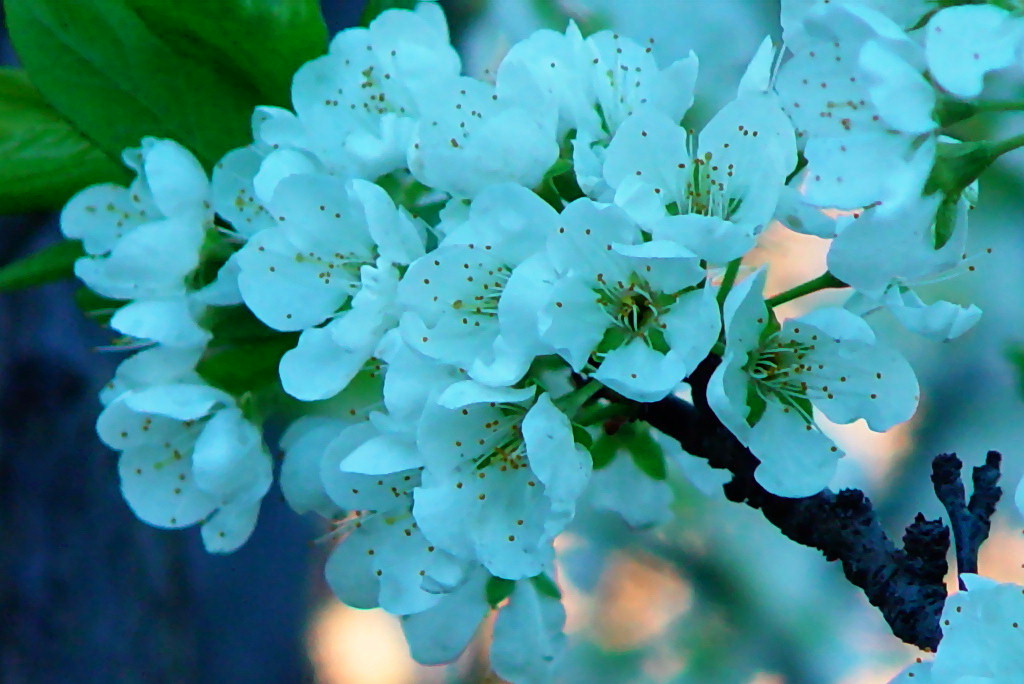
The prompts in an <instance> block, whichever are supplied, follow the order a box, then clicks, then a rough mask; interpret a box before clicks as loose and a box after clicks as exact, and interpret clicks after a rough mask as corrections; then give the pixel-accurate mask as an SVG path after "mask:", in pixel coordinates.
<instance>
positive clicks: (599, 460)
mask: <svg viewBox="0 0 1024 684" xmlns="http://www.w3.org/2000/svg"><path fill="white" fill-rule="evenodd" d="M619 446H620V445H619V443H618V440H617V439H616V438H615V437H613V436H611V435H608V434H602V435H601V436H600V437H598V438H597V439H596V440H595V441H594V445H593V446H592V447H590V458H591V460H592V461H593V462H594V470H601V469H602V468H605V467H607V466H608V465H609V464H611V462H612V461H613V460H615V456H616V454H618V453H619Z"/></svg>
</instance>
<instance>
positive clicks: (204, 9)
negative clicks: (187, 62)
mask: <svg viewBox="0 0 1024 684" xmlns="http://www.w3.org/2000/svg"><path fill="white" fill-rule="evenodd" d="M129 5H130V6H131V7H132V9H134V10H135V11H136V12H138V14H139V16H140V17H141V18H142V20H143V21H145V22H146V25H147V26H148V27H149V28H150V29H152V30H153V31H154V32H155V33H157V35H159V36H161V37H162V38H163V40H164V41H165V42H167V43H168V44H170V45H174V46H175V48H176V49H178V50H179V51H180V52H181V53H182V54H184V55H186V56H188V57H191V58H192V59H194V60H195V61H197V62H199V63H200V64H203V63H205V64H208V65H209V66H210V68H211V69H213V70H216V71H217V72H219V73H221V74H223V75H225V76H228V77H230V78H231V79H232V80H235V81H239V82H244V83H246V84H248V85H249V86H251V87H252V88H253V89H254V90H256V91H258V92H259V93H260V94H261V95H262V96H263V103H264V104H272V105H278V106H280V107H287V106H288V105H289V104H290V103H291V86H292V76H293V75H294V74H295V72H296V70H298V68H299V67H300V66H302V65H303V64H304V63H305V62H308V61H309V60H311V59H314V58H316V57H319V56H320V55H322V54H324V52H325V51H326V50H327V25H326V24H325V23H324V19H323V16H322V15H321V14H320V3H319V2H318V1H317V0H217V2H216V3H211V2H210V0H175V2H168V1H167V0H129ZM212 8H216V9H215V11H211V9H212Z"/></svg>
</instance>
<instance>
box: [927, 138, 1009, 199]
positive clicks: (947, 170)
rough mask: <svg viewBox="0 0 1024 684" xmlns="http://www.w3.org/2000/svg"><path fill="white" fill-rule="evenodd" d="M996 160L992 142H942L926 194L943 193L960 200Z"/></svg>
mask: <svg viewBox="0 0 1024 684" xmlns="http://www.w3.org/2000/svg"><path fill="white" fill-rule="evenodd" d="M997 158H998V155H997V154H994V153H993V150H992V143H991V142H989V141H984V140H983V141H981V142H958V143H947V142H940V143H939V145H938V149H937V150H936V153H935V164H934V165H933V166H932V170H931V173H930V174H929V176H928V180H927V182H926V183H925V187H924V193H925V194H926V195H930V194H933V193H936V192H941V193H942V194H943V195H945V196H946V197H959V196H960V193H962V192H963V191H964V189H965V188H966V187H967V186H968V185H970V184H971V183H973V182H974V181H975V180H977V178H978V176H980V175H981V174H982V172H983V171H984V170H985V169H987V168H988V167H989V166H990V165H991V164H992V162H994V161H995V160H996V159H997Z"/></svg>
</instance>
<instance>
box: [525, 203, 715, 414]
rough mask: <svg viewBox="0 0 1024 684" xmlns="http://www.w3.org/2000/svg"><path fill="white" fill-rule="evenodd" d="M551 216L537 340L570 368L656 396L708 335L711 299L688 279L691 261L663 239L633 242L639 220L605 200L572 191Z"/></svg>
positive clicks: (697, 269) (701, 350)
mask: <svg viewBox="0 0 1024 684" xmlns="http://www.w3.org/2000/svg"><path fill="white" fill-rule="evenodd" d="M560 224H561V225H560V226H559V228H558V230H557V231H555V232H554V233H553V234H552V235H551V236H550V237H549V239H548V243H547V247H548V258H549V260H550V262H551V264H552V266H553V268H554V272H555V273H554V278H553V282H552V284H551V285H550V286H549V287H547V294H546V299H545V302H544V305H543V308H542V309H541V310H540V317H539V324H540V336H541V339H542V340H543V341H544V342H546V343H548V344H549V345H551V347H553V348H554V349H555V350H556V351H557V353H558V354H559V355H561V356H562V358H564V359H565V360H566V361H568V362H569V364H570V365H571V366H572V368H573V370H575V371H576V372H581V371H583V370H584V369H588V368H590V369H593V370H594V372H593V373H592V377H594V378H595V379H597V380H599V381H601V382H602V383H603V384H605V385H607V386H608V387H610V388H612V389H614V390H615V391H617V392H619V393H621V394H623V395H624V396H627V397H629V398H631V399H636V400H637V401H656V400H658V399H661V398H662V397H664V396H665V395H667V394H668V393H670V392H671V391H672V390H673V389H674V388H675V387H676V385H678V383H679V382H681V381H682V379H683V378H684V377H686V375H687V374H689V372H690V371H691V370H693V368H694V367H695V366H696V365H697V363H699V362H700V360H701V359H703V358H704V357H705V356H706V355H707V353H708V352H709V351H710V350H711V347H712V345H713V344H714V343H715V341H716V340H717V338H718V333H719V330H720V326H721V324H720V320H719V314H718V305H717V304H716V303H715V299H714V294H713V292H712V291H711V290H710V289H708V288H701V287H698V285H699V284H700V283H701V281H702V280H703V279H704V277H705V272H704V269H703V268H701V266H700V263H699V260H697V259H696V258H694V257H693V256H692V255H689V256H687V255H685V252H682V250H680V249H679V248H678V247H677V246H676V245H674V244H671V243H658V242H649V243H641V242H640V240H641V239H642V235H641V232H640V229H639V227H637V225H636V224H635V223H634V222H633V221H632V220H631V219H630V218H629V217H628V216H627V215H626V214H625V213H624V212H623V211H622V210H621V209H619V208H618V207H615V206H613V205H602V204H597V203H594V202H592V201H590V200H587V199H581V200H577V201H575V202H573V203H572V204H570V205H569V206H568V207H566V208H565V210H564V211H563V212H562V214H561V216H560ZM542 286H543V284H542V283H539V284H538V285H536V286H535V287H538V288H540V287H542Z"/></svg>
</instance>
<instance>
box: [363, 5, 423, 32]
mask: <svg viewBox="0 0 1024 684" xmlns="http://www.w3.org/2000/svg"><path fill="white" fill-rule="evenodd" d="M418 4H419V2H418V0H367V2H366V7H365V8H364V9H363V15H362V16H361V17H360V18H359V24H360V25H361V26H369V25H370V22H371V21H373V20H374V19H376V18H377V16H378V15H380V14H382V13H384V12H386V11H388V10H389V9H406V10H411V9H414V8H415V7H416V5H418Z"/></svg>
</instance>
